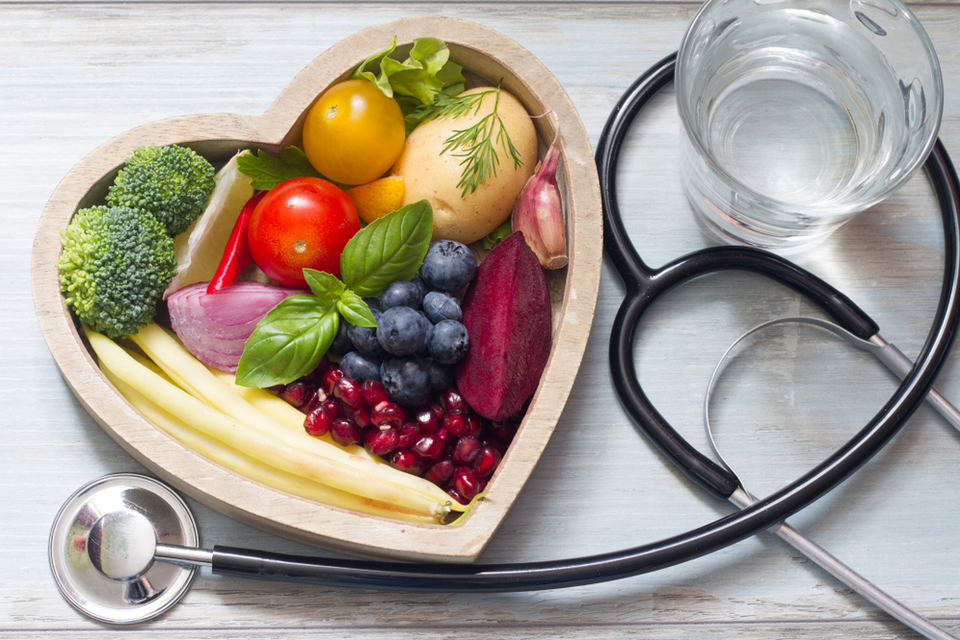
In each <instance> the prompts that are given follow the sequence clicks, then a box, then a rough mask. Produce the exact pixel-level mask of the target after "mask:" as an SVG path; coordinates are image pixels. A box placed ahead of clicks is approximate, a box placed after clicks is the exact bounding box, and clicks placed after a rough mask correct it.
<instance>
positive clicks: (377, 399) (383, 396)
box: [360, 380, 390, 407]
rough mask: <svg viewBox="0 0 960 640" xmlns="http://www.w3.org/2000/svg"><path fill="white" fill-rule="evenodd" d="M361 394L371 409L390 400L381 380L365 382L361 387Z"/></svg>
mask: <svg viewBox="0 0 960 640" xmlns="http://www.w3.org/2000/svg"><path fill="white" fill-rule="evenodd" d="M360 393H361V395H362V396H363V401H364V403H366V404H368V405H370V406H371V407H375V406H377V405H378V404H380V403H381V402H387V401H389V400H390V394H389V393H387V388H386V387H385V386H383V383H382V382H380V381H379V380H364V381H363V384H361V385H360Z"/></svg>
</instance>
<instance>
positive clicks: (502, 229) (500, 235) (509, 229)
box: [483, 218, 513, 251]
mask: <svg viewBox="0 0 960 640" xmlns="http://www.w3.org/2000/svg"><path fill="white" fill-rule="evenodd" d="M511 233H513V222H512V221H511V220H510V218H507V219H506V220H504V221H503V223H502V224H501V225H500V226H499V227H497V228H496V229H494V230H493V231H491V232H490V233H488V234H487V236H486V237H485V238H484V239H483V248H484V250H485V251H490V250H491V249H493V248H494V247H495V246H497V245H498V244H500V241H501V240H503V239H504V238H506V237H507V236H508V235H510V234H511Z"/></svg>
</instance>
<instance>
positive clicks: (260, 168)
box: [237, 147, 322, 191]
mask: <svg viewBox="0 0 960 640" xmlns="http://www.w3.org/2000/svg"><path fill="white" fill-rule="evenodd" d="M237 168H239V169H240V173H242V174H243V175H245V176H247V177H248V178H250V182H251V185H252V186H253V188H254V189H257V190H262V191H267V190H269V189H273V188H274V187H275V186H277V185H278V184H280V183H281V182H283V181H285V180H290V179H292V178H301V177H304V176H309V177H313V178H320V177H322V176H321V175H320V174H319V173H318V172H317V170H316V169H314V168H313V165H311V164H310V161H309V160H308V159H307V156H306V155H305V154H304V153H303V151H302V150H301V149H299V148H298V147H287V148H286V149H284V150H283V151H281V152H280V157H279V158H278V157H277V156H274V155H270V154H269V153H267V152H266V151H264V150H263V149H259V150H257V152H256V153H252V152H250V153H243V154H240V155H239V156H238V157H237Z"/></svg>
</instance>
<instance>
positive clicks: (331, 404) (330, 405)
mask: <svg viewBox="0 0 960 640" xmlns="http://www.w3.org/2000/svg"><path fill="white" fill-rule="evenodd" d="M323 406H325V407H326V408H327V409H329V410H330V413H332V414H333V419H334V420H336V419H337V418H339V417H340V401H339V400H337V399H336V398H327V399H326V400H324V401H323Z"/></svg>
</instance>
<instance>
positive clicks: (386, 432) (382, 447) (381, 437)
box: [363, 428, 400, 456]
mask: <svg viewBox="0 0 960 640" xmlns="http://www.w3.org/2000/svg"><path fill="white" fill-rule="evenodd" d="M398 444H400V432H399V431H397V430H396V429H377V428H372V429H368V430H367V432H366V434H365V435H364V437H363V448H364V449H366V450H367V451H368V452H369V453H371V454H373V455H375V456H385V455H387V454H389V453H392V452H393V451H394V449H396V448H397V445H398Z"/></svg>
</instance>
